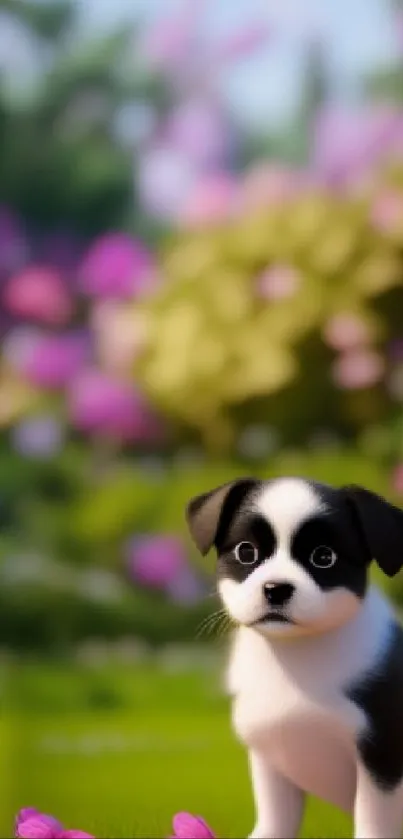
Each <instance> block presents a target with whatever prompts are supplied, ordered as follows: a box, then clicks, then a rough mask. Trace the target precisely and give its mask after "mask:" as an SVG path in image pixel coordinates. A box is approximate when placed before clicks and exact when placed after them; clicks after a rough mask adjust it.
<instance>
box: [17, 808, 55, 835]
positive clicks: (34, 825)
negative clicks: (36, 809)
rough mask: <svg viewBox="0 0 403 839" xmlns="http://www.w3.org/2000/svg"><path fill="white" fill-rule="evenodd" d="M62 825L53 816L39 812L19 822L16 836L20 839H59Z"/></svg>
mask: <svg viewBox="0 0 403 839" xmlns="http://www.w3.org/2000/svg"><path fill="white" fill-rule="evenodd" d="M61 830H63V827H62V825H61V824H60V822H58V821H57V819H54V818H53V816H47V815H43V814H41V813H37V814H36V815H34V816H31V818H29V819H26V820H25V821H22V822H20V823H19V825H18V828H17V831H16V836H17V837H19V839H57V837H58V836H59V835H60V831H61Z"/></svg>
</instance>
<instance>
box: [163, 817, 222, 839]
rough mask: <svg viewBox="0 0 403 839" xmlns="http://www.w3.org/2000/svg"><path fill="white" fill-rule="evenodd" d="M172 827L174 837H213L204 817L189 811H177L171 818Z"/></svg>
mask: <svg viewBox="0 0 403 839" xmlns="http://www.w3.org/2000/svg"><path fill="white" fill-rule="evenodd" d="M173 828H174V831H175V836H176V839H214V833H213V832H212V831H211V830H210V828H209V827H208V825H207V824H206V822H205V821H204V819H202V818H201V816H192V815H191V814H190V813H177V814H176V816H174V818H173Z"/></svg>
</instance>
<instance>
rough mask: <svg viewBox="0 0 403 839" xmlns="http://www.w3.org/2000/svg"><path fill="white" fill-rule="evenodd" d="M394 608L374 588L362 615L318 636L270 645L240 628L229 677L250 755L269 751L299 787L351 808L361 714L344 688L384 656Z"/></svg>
mask: <svg viewBox="0 0 403 839" xmlns="http://www.w3.org/2000/svg"><path fill="white" fill-rule="evenodd" d="M391 618H392V614H391V610H390V607H389V604H388V603H387V602H386V601H385V600H384V599H383V597H382V596H381V595H380V594H379V593H378V592H377V591H376V590H375V589H371V590H370V591H369V593H368V595H367V597H366V599H365V601H364V604H363V607H362V608H361V610H360V612H359V613H358V615H357V616H356V617H355V618H354V619H353V620H351V621H350V622H349V623H348V624H346V625H345V626H343V627H342V628H339V629H337V630H335V631H332V632H328V633H324V634H322V635H321V636H318V637H313V636H312V637H305V638H304V637H301V638H299V639H293V640H287V639H276V640H274V641H268V640H267V639H265V638H263V637H262V636H260V635H259V634H258V633H257V632H256V631H255V630H252V629H249V628H246V627H242V628H240V629H238V630H237V633H236V637H235V643H234V647H233V650H232V655H231V661H230V666H229V671H228V689H229V691H230V693H231V694H232V695H233V697H234V705H233V722H234V727H235V730H236V732H237V734H238V736H239V737H240V739H241V740H242V741H243V742H244V743H245V744H246V745H247V746H248V748H249V749H259V750H262V749H264V751H265V753H266V754H269V756H270V761H271V763H272V765H273V767H274V768H275V769H276V770H277V771H279V772H280V773H281V774H282V775H283V776H284V777H287V778H288V779H289V780H290V781H292V782H293V783H294V784H295V785H296V786H298V787H299V788H300V789H302V790H305V791H306V792H309V793H312V794H314V795H318V796H319V797H321V798H323V799H324V800H328V801H330V802H331V803H334V804H336V805H337V806H339V807H341V808H342V809H346V810H351V808H352V805H353V799H354V792H355V783H356V747H355V744H356V737H357V733H358V732H359V731H360V730H361V729H363V727H364V726H365V717H364V714H363V712H362V711H360V709H359V708H358V707H357V706H356V705H355V704H354V703H353V702H351V701H350V700H349V699H348V698H347V696H346V688H348V687H349V686H350V685H352V683H353V682H355V681H357V680H359V679H360V677H363V676H365V675H366V674H367V673H370V672H371V671H372V670H373V668H374V667H375V666H376V664H377V662H378V661H379V660H380V657H382V652H383V650H384V649H385V643H386V642H387V639H388V635H389V630H390V625H391Z"/></svg>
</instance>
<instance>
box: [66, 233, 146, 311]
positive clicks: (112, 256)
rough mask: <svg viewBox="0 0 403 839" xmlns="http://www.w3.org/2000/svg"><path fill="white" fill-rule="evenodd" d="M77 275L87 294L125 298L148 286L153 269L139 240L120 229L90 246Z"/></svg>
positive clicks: (140, 292)
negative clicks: (119, 231) (121, 231)
mask: <svg viewBox="0 0 403 839" xmlns="http://www.w3.org/2000/svg"><path fill="white" fill-rule="evenodd" d="M80 277H81V287H82V290H83V291H84V292H85V293H86V294H88V295H94V296H96V297H107V298H115V299H116V298H118V299H119V298H120V299H125V298H130V297H137V296H140V295H142V294H144V293H146V292H148V291H149V290H150V289H152V288H153V287H154V285H155V281H156V270H155V266H154V261H153V259H152V257H151V254H150V253H149V251H148V250H146V248H145V247H144V245H143V244H141V242H139V241H137V240H136V239H132V238H131V237H130V236H127V235H126V234H124V233H109V234H107V235H105V236H102V237H100V238H99V239H97V241H96V242H95V243H94V244H93V245H92V246H91V247H90V249H89V251H88V252H87V254H86V256H85V257H84V259H83V262H82V264H81V268H80Z"/></svg>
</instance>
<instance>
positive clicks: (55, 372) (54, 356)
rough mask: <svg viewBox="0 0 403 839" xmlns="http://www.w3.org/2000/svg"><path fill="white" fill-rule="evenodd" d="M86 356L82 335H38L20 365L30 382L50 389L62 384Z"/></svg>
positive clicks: (72, 374)
mask: <svg viewBox="0 0 403 839" xmlns="http://www.w3.org/2000/svg"><path fill="white" fill-rule="evenodd" d="M86 356H87V346H86V341H85V339H84V338H81V337H80V336H77V335H51V336H48V335H46V336H44V337H42V338H38V339H37V341H36V342H35V343H34V345H33V347H32V349H31V352H30V353H29V354H28V355H27V357H26V359H25V362H24V363H23V364H22V372H23V373H24V375H25V376H26V378H27V379H28V381H29V382H30V383H31V384H34V385H37V386H38V387H43V388H47V389H49V390H54V389H57V388H61V387H64V386H65V385H66V384H67V383H68V382H69V381H70V380H71V379H72V377H73V376H74V375H75V374H76V373H77V372H78V371H79V369H80V368H81V367H82V365H83V363H84V361H85V359H86Z"/></svg>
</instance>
